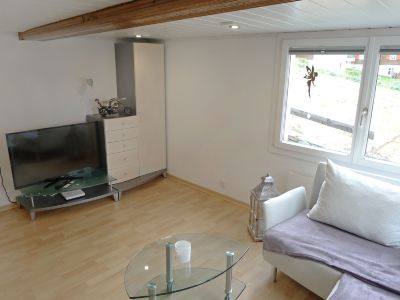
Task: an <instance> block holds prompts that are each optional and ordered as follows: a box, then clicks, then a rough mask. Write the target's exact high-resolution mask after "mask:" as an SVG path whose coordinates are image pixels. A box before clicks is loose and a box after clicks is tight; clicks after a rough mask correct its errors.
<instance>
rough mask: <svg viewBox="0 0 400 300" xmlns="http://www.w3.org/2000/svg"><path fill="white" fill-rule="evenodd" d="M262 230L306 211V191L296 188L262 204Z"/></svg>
mask: <svg viewBox="0 0 400 300" xmlns="http://www.w3.org/2000/svg"><path fill="white" fill-rule="evenodd" d="M263 208H264V229H265V230H267V229H269V228H271V227H273V226H275V225H277V224H278V223H281V222H283V221H285V220H287V219H290V218H292V217H294V216H295V215H297V214H298V213H299V212H301V211H303V210H304V209H306V190H305V188H304V187H298V188H295V189H293V190H290V191H289V192H286V193H284V194H282V195H280V196H278V197H275V198H272V199H270V200H268V201H266V202H264V207H263Z"/></svg>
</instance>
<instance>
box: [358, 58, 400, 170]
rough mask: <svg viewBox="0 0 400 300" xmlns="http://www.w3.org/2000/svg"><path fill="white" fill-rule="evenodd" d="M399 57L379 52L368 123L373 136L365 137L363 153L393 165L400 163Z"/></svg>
mask: <svg viewBox="0 0 400 300" xmlns="http://www.w3.org/2000/svg"><path fill="white" fill-rule="evenodd" d="M399 54H400V51H398V52H397V51H396V52H394V53H393V50H381V53H380V62H379V69H378V74H377V77H376V78H377V80H376V89H375V97H374V102H373V110H372V116H371V124H370V132H372V133H373V135H370V136H369V137H368V143H367V148H366V151H365V156H366V157H367V158H371V159H375V160H380V161H384V162H389V163H395V164H400V59H397V57H400V56H399ZM393 57H395V58H396V59H395V60H394V59H392V58H393ZM388 58H389V59H388Z"/></svg>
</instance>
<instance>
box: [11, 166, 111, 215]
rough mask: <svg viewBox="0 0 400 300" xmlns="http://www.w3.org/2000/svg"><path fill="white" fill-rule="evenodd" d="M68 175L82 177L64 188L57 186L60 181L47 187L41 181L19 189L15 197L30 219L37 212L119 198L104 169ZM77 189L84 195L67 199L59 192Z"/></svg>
mask: <svg viewBox="0 0 400 300" xmlns="http://www.w3.org/2000/svg"><path fill="white" fill-rule="evenodd" d="M68 175H69V176H75V177H77V176H79V177H83V178H79V179H74V180H73V182H72V184H71V185H70V186H68V187H66V188H57V187H60V185H62V184H63V183H62V182H61V183H57V184H56V185H51V186H48V187H45V186H46V183H42V184H37V185H34V186H30V187H27V188H24V189H22V190H20V191H21V194H22V195H21V196H18V197H17V204H18V206H19V207H23V208H25V209H26V210H28V211H29V213H30V215H31V219H32V220H35V218H36V213H37V212H43V211H48V210H53V209H58V208H63V207H68V206H73V205H78V204H82V203H87V202H91V201H95V200H99V199H104V198H105V197H109V196H112V197H113V198H114V201H118V200H119V192H118V190H117V189H115V188H113V186H112V184H111V183H112V181H114V180H115V179H114V178H113V177H112V176H109V175H108V174H107V173H106V172H105V171H101V170H95V169H91V168H86V169H83V170H80V171H76V172H71V173H69V174H68ZM77 189H81V190H83V191H84V192H85V196H83V197H80V198H77V199H73V200H68V201H67V200H65V199H64V197H63V196H62V195H61V194H60V193H61V192H65V191H73V190H77Z"/></svg>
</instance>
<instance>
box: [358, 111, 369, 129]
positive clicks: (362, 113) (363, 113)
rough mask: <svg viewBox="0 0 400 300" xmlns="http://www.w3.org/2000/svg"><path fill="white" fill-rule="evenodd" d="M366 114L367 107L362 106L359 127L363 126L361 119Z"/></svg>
mask: <svg viewBox="0 0 400 300" xmlns="http://www.w3.org/2000/svg"><path fill="white" fill-rule="evenodd" d="M367 114H368V108H366V107H364V108H363V110H362V111H361V118H360V127H362V126H363V121H364V118H365V117H366V116H367Z"/></svg>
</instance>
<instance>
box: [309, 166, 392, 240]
mask: <svg viewBox="0 0 400 300" xmlns="http://www.w3.org/2000/svg"><path fill="white" fill-rule="evenodd" d="M308 217H309V218H310V219H313V220H316V221H319V222H323V223H326V224H329V225H332V226H335V227H338V228H340V229H342V230H345V231H348V232H351V233H353V234H356V235H358V236H361V237H363V238H366V239H368V240H371V241H374V242H376V243H379V244H383V245H386V246H392V247H400V186H396V185H393V184H390V183H387V182H384V181H380V180H377V179H374V178H371V177H367V176H363V175H361V174H358V173H356V172H353V171H351V170H350V169H347V168H344V167H340V166H338V165H336V164H333V163H332V162H331V161H328V166H327V169H326V176H325V181H324V183H323V184H322V187H321V191H320V193H319V198H318V201H317V203H316V204H315V205H314V207H313V208H312V209H311V211H310V212H309V213H308Z"/></svg>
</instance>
